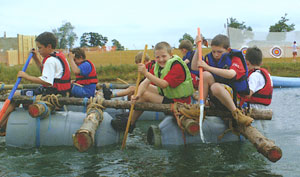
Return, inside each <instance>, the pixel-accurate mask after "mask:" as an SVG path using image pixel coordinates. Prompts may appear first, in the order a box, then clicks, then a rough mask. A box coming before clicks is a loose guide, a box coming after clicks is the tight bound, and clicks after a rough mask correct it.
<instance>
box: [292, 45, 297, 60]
mask: <svg viewBox="0 0 300 177" xmlns="http://www.w3.org/2000/svg"><path fill="white" fill-rule="evenodd" d="M292 48H293V60H294V61H296V57H297V44H296V41H294V44H293V46H292Z"/></svg>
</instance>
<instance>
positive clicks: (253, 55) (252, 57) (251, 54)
mask: <svg viewBox="0 0 300 177" xmlns="http://www.w3.org/2000/svg"><path fill="white" fill-rule="evenodd" d="M245 58H246V60H248V61H249V62H250V63H251V64H252V65H255V66H260V65H261V63H262V52H261V50H260V49H259V48H257V47H256V46H254V47H250V48H248V49H247V52H246V56H245Z"/></svg>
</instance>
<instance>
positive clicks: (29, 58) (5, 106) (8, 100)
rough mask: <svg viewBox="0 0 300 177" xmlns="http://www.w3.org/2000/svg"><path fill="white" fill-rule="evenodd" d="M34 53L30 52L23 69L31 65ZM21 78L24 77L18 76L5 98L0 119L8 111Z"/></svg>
mask: <svg viewBox="0 0 300 177" xmlns="http://www.w3.org/2000/svg"><path fill="white" fill-rule="evenodd" d="M32 55H33V54H32V53H31V52H30V54H29V56H28V58H27V60H26V63H25V65H24V66H23V69H22V71H24V72H25V71H26V69H27V67H28V65H29V62H30V60H31V58H32ZM21 79H22V78H21V77H18V79H17V82H16V83H15V85H14V87H13V89H12V90H11V92H10V94H9V96H8V98H7V99H6V100H5V102H4V104H3V107H2V109H1V111H0V121H1V120H2V117H3V115H4V113H5V112H6V109H7V108H8V106H9V104H10V101H11V99H12V97H13V96H14V94H15V92H16V90H17V88H18V85H19V84H20V82H21Z"/></svg>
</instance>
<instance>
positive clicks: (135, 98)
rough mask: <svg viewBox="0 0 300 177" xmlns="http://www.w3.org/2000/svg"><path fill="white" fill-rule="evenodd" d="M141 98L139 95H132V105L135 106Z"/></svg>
mask: <svg viewBox="0 0 300 177" xmlns="http://www.w3.org/2000/svg"><path fill="white" fill-rule="evenodd" d="M139 98H140V96H138V95H132V96H131V100H130V102H131V104H135V103H136V101H137V100H138V99H139Z"/></svg>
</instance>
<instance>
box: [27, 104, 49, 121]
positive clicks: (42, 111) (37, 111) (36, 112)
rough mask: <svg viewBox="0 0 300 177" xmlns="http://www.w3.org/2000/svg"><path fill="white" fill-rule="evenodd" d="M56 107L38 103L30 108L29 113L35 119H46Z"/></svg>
mask: <svg viewBox="0 0 300 177" xmlns="http://www.w3.org/2000/svg"><path fill="white" fill-rule="evenodd" d="M54 108H55V107H54V106H47V105H46V104H45V103H42V102H40V103H39V102H38V103H34V104H31V105H29V106H28V113H29V115H30V116H31V117H33V118H37V117H40V118H46V117H48V116H49V115H50V114H51V112H52V111H53V109H54Z"/></svg>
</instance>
